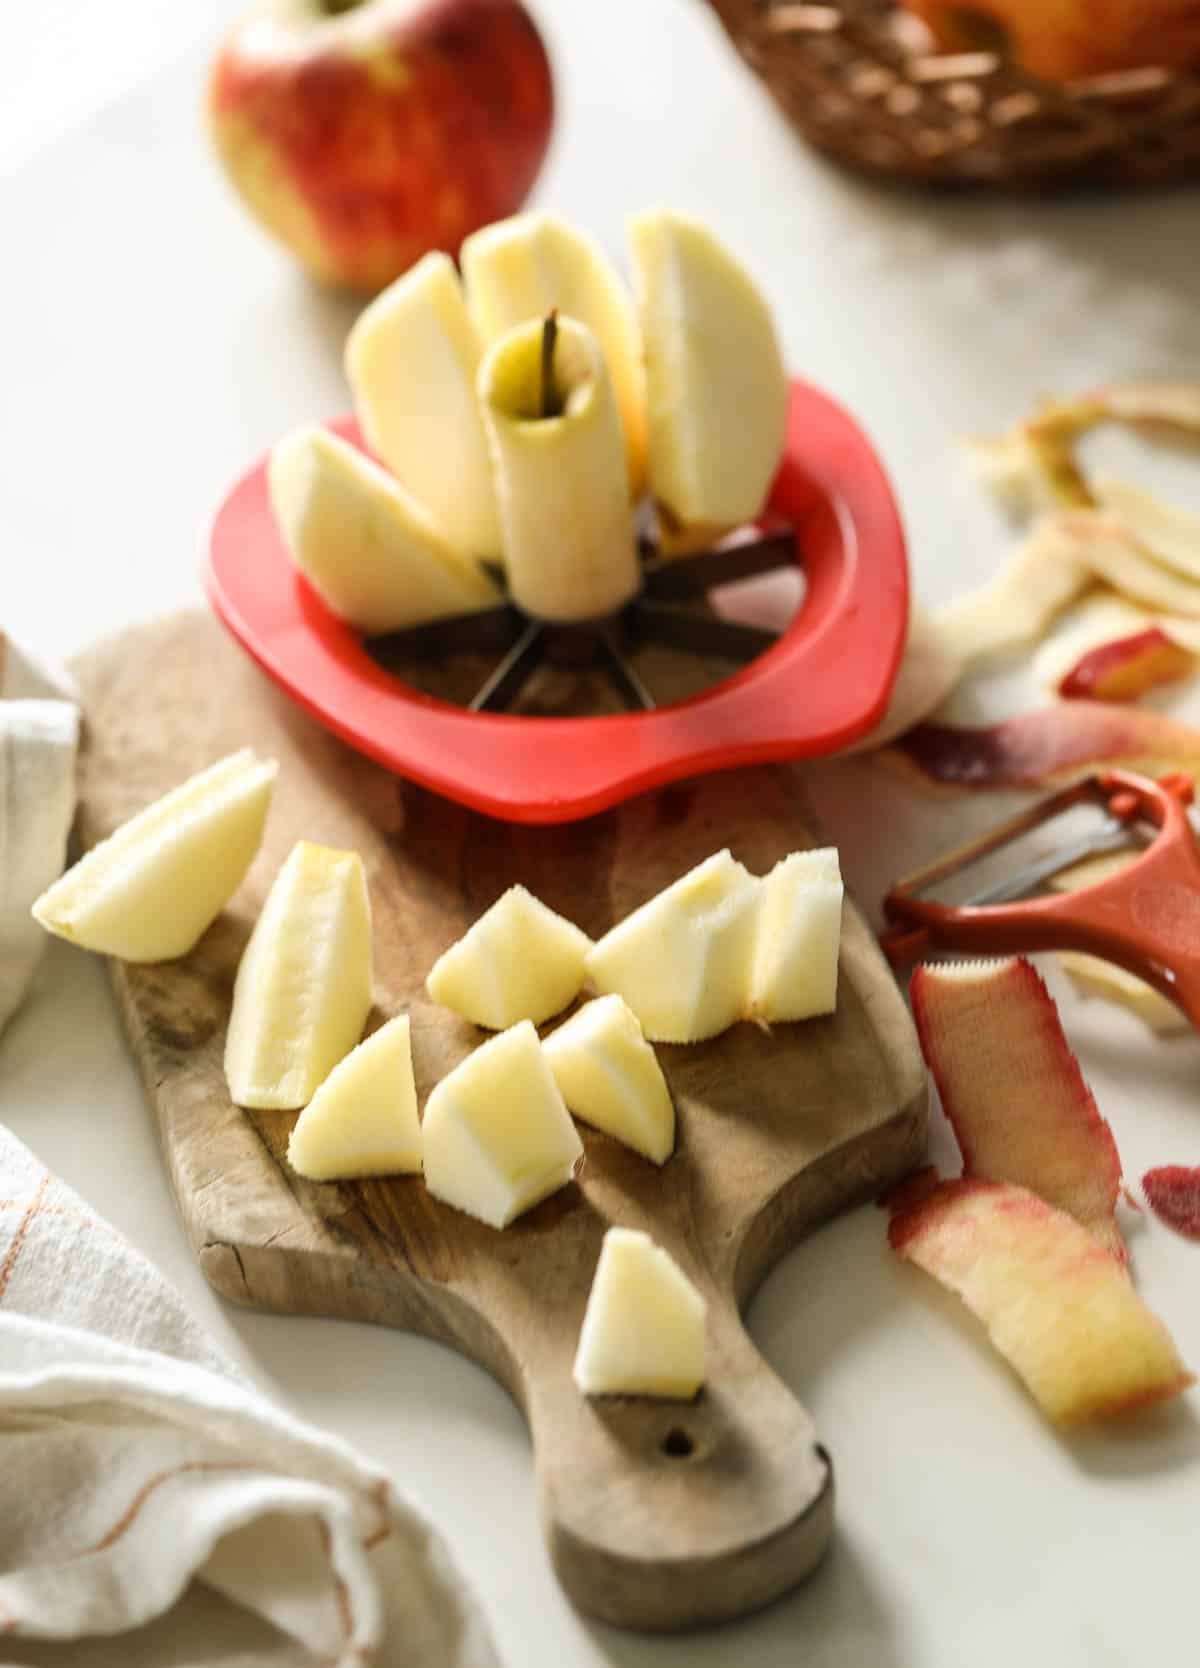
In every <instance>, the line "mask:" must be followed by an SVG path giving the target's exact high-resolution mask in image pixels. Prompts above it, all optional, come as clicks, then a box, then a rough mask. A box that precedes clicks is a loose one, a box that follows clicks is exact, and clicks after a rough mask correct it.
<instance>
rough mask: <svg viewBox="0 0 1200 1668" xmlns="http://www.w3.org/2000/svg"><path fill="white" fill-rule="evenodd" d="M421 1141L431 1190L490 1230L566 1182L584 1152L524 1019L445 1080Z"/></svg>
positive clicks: (435, 1093) (428, 1107) (436, 1091)
mask: <svg viewBox="0 0 1200 1668" xmlns="http://www.w3.org/2000/svg"><path fill="white" fill-rule="evenodd" d="M421 1139H422V1146H423V1149H424V1158H425V1185H426V1186H427V1187H428V1189H429V1191H430V1192H431V1193H432V1194H433V1195H434V1196H435V1197H436V1198H438V1199H442V1200H444V1201H445V1203H446V1204H448V1205H453V1206H454V1207H455V1209H456V1210H461V1211H465V1212H466V1213H467V1215H468V1216H475V1217H478V1218H479V1220H480V1221H481V1222H486V1223H488V1225H489V1226H490V1227H493V1228H506V1227H507V1226H508V1224H509V1223H510V1222H512V1221H513V1219H514V1218H515V1217H518V1216H520V1215H521V1214H522V1213H523V1212H524V1211H527V1210H530V1209H532V1207H533V1206H534V1205H536V1204H539V1203H540V1202H541V1200H543V1199H545V1198H546V1197H547V1195H549V1194H551V1193H556V1192H557V1191H558V1189H559V1188H560V1187H565V1186H566V1184H567V1183H568V1182H569V1181H570V1180H571V1177H572V1176H573V1175H574V1174H575V1168H576V1166H577V1165H578V1163H579V1160H580V1159H581V1158H582V1157H583V1146H582V1144H581V1143H580V1140H579V1136H578V1134H577V1133H576V1129H575V1125H574V1124H573V1123H572V1122H571V1115H570V1113H569V1112H568V1111H567V1109H566V1107H565V1106H564V1105H563V1098H562V1095H561V1094H560V1093H559V1091H558V1085H557V1084H556V1083H555V1081H554V1077H553V1075H552V1073H551V1071H550V1067H549V1065H548V1064H547V1061H546V1058H545V1055H544V1054H543V1052H542V1046H541V1044H540V1043H539V1042H538V1034H537V1032H536V1031H535V1030H534V1028H533V1026H532V1025H531V1024H530V1022H529V1021H528V1020H522V1022H521V1023H520V1024H519V1025H514V1026H513V1027H512V1029H511V1030H509V1031H502V1032H501V1033H500V1035H499V1036H498V1037H492V1038H490V1039H489V1040H488V1041H487V1042H485V1043H484V1044H483V1046H482V1047H481V1048H477V1049H476V1050H475V1052H474V1053H473V1054H469V1055H468V1056H467V1058H466V1059H465V1060H464V1061H463V1062H462V1064H461V1065H460V1066H456V1067H455V1068H454V1070H453V1071H452V1072H451V1073H450V1074H449V1076H447V1077H444V1078H443V1079H442V1081H441V1082H440V1083H439V1084H438V1085H437V1087H436V1088H435V1089H434V1091H433V1093H432V1094H431V1095H430V1097H429V1100H428V1101H427V1103H426V1106H425V1120H424V1123H423V1124H422V1126H421Z"/></svg>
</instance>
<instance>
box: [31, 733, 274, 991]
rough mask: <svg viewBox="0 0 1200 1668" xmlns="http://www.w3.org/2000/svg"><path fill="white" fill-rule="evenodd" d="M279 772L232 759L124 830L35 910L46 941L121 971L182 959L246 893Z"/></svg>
mask: <svg viewBox="0 0 1200 1668" xmlns="http://www.w3.org/2000/svg"><path fill="white" fill-rule="evenodd" d="M278 769H279V767H278V765H277V764H276V763H275V761H274V760H272V759H266V760H263V759H258V758H256V757H255V755H254V754H253V752H252V751H251V750H250V749H249V748H245V749H244V750H243V751H242V752H240V753H231V754H230V755H229V757H228V758H225V759H221V760H220V761H219V762H218V763H217V764H215V765H211V766H210V767H209V768H208V769H207V770H205V771H201V772H200V774H199V775H198V776H193V777H191V778H190V779H189V780H188V781H186V782H184V783H183V784H182V785H181V786H180V787H178V788H174V789H173V790H172V791H171V792H170V793H168V794H165V795H164V796H163V798H161V799H159V800H156V801H155V803H154V804H153V805H149V806H147V808H146V809H145V810H144V811H140V812H139V813H138V814H137V816H135V817H133V818H131V819H130V821H129V822H126V823H123V824H122V826H121V827H120V828H118V829H117V830H116V832H115V833H114V834H111V835H110V836H109V837H108V839H107V840H102V841H101V842H100V844H99V845H97V846H93V848H92V849H91V851H89V852H88V853H87V855H86V856H85V857H83V858H81V859H80V861H79V862H78V863H76V864H75V865H74V867H73V868H71V869H68V870H67V872H66V874H65V875H63V876H62V878H61V879H60V880H58V881H56V882H55V883H54V885H53V886H51V887H50V888H49V889H48V890H47V891H45V892H43V894H42V896H41V897H40V898H39V899H38V900H37V902H36V903H35V904H34V906H33V913H34V915H35V917H36V918H37V920H38V921H40V922H41V924H42V926H44V927H45V928H46V930H47V931H48V932H52V933H57V934H58V936H59V937H60V938H66V939H69V940H70V941H71V943H73V944H79V945H81V946H82V947H83V948H84V949H85V950H99V951H101V952H103V953H104V954H105V955H110V956H120V957H121V958H122V959H123V960H125V961H137V962H145V961H170V960H172V959H173V958H175V957H176V956H185V955H187V953H188V951H189V950H191V949H192V948H193V946H194V945H195V944H196V943H197V941H198V940H199V939H200V937H201V936H202V935H203V933H204V932H206V931H207V929H208V928H209V927H210V926H211V925H212V923H213V922H214V921H215V920H216V918H217V916H218V915H219V914H220V913H221V911H222V909H224V907H225V905H226V904H227V903H228V902H229V900H230V898H231V897H232V896H233V894H234V893H235V892H236V891H237V889H238V887H239V886H240V885H241V882H242V879H243V877H244V875H245V873H246V871H247V869H248V868H249V867H250V864H251V862H252V861H253V859H254V855H255V853H256V852H257V850H258V847H259V843H260V841H261V839H262V833H263V825H264V823H265V822H266V817H267V809H268V807H269V805H270V803H271V794H272V791H273V789H274V786H275V777H276V775H277V773H278Z"/></svg>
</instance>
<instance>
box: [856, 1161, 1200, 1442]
mask: <svg viewBox="0 0 1200 1668" xmlns="http://www.w3.org/2000/svg"><path fill="white" fill-rule="evenodd" d="M888 1237H889V1239H890V1241H891V1244H892V1247H893V1249H894V1250H896V1251H897V1252H899V1253H900V1255H901V1256H903V1257H907V1258H908V1260H909V1261H910V1262H913V1263H915V1264H916V1265H917V1266H918V1267H919V1268H922V1269H924V1270H925V1272H926V1273H927V1274H931V1275H933V1277H934V1279H936V1280H938V1281H940V1283H941V1284H942V1285H943V1286H946V1287H948V1288H949V1290H951V1291H953V1292H957V1294H958V1295H959V1296H960V1297H961V1298H962V1300H963V1302H964V1303H965V1304H966V1305H967V1308H968V1309H970V1310H971V1312H972V1314H974V1315H976V1316H978V1318H979V1319H980V1320H981V1321H982V1322H983V1324H984V1325H985V1326H986V1327H987V1330H988V1333H989V1335H990V1337H991V1340H992V1342H993V1343H994V1344H995V1346H996V1348H997V1349H998V1350H999V1351H1000V1353H1001V1355H1003V1356H1004V1357H1005V1359H1006V1360H1007V1361H1008V1362H1009V1363H1010V1365H1011V1366H1012V1367H1013V1368H1014V1370H1015V1371H1016V1372H1017V1374H1018V1375H1019V1376H1020V1377H1021V1378H1022V1379H1023V1380H1024V1382H1025V1384H1026V1386H1027V1387H1028V1389H1029V1390H1030V1392H1031V1393H1032V1395H1033V1396H1034V1398H1035V1399H1036V1400H1037V1402H1038V1404H1039V1405H1040V1406H1041V1408H1042V1409H1043V1411H1044V1412H1045V1413H1047V1414H1048V1415H1049V1417H1050V1418H1051V1419H1053V1420H1054V1421H1055V1423H1056V1424H1059V1425H1074V1424H1078V1423H1080V1422H1082V1421H1084V1420H1087V1419H1096V1418H1102V1417H1105V1416H1106V1415H1109V1414H1115V1413H1120V1412H1123V1411H1125V1410H1127V1409H1132V1408H1135V1407H1140V1406H1143V1405H1145V1404H1147V1403H1149V1402H1156V1401H1161V1400H1163V1399H1164V1398H1166V1397H1168V1396H1174V1395H1176V1394H1177V1393H1178V1392H1179V1391H1181V1390H1184V1389H1186V1388H1187V1386H1188V1385H1189V1384H1191V1383H1192V1382H1193V1379H1192V1375H1191V1374H1190V1373H1189V1372H1188V1371H1187V1369H1186V1368H1185V1367H1184V1365H1183V1363H1182V1362H1181V1361H1180V1359H1179V1356H1178V1354H1177V1352H1176V1349H1175V1346H1174V1344H1173V1343H1172V1341H1171V1338H1170V1335H1169V1333H1168V1332H1167V1330H1166V1328H1165V1327H1164V1326H1163V1324H1162V1322H1161V1321H1160V1320H1158V1319H1157V1317H1156V1316H1154V1315H1153V1314H1151V1312H1150V1310H1149V1309H1148V1308H1147V1307H1146V1305H1145V1304H1144V1303H1143V1302H1142V1300H1141V1298H1140V1297H1139V1296H1138V1295H1137V1293H1136V1291H1135V1290H1134V1288H1133V1285H1132V1283H1131V1281H1130V1279H1129V1276H1128V1275H1127V1274H1126V1272H1125V1270H1124V1268H1123V1267H1122V1265H1121V1264H1120V1263H1119V1262H1118V1261H1117V1259H1116V1258H1115V1257H1114V1256H1113V1255H1112V1254H1111V1253H1110V1252H1108V1251H1106V1250H1105V1249H1104V1248H1103V1246H1101V1245H1099V1244H1097V1242H1096V1241H1095V1239H1094V1238H1093V1237H1092V1236H1091V1235H1090V1234H1089V1233H1088V1232H1087V1230H1086V1229H1085V1228H1082V1227H1081V1226H1080V1225H1079V1223H1077V1222H1076V1221H1075V1219H1074V1217H1071V1216H1068V1215H1066V1213H1065V1212H1063V1211H1059V1210H1055V1209H1054V1208H1053V1206H1051V1205H1048V1204H1047V1203H1046V1202H1045V1200H1043V1199H1039V1198H1038V1197H1037V1195H1036V1194H1033V1193H1030V1192H1029V1191H1027V1190H1026V1189H1025V1188H1023V1187H1014V1186H1012V1185H1011V1184H1010V1183H1006V1182H990V1181H979V1180H975V1179H968V1178H963V1179H962V1180H959V1181H949V1182H942V1183H941V1184H940V1186H938V1187H936V1188H935V1189H934V1190H933V1191H932V1192H930V1193H928V1194H926V1196H925V1197H924V1198H923V1199H921V1200H920V1201H919V1202H918V1203H917V1204H914V1205H913V1206H911V1207H910V1208H908V1209H901V1210H899V1211H898V1212H897V1213H896V1215H895V1216H893V1218H892V1221H891V1224H890V1226H889V1229H888Z"/></svg>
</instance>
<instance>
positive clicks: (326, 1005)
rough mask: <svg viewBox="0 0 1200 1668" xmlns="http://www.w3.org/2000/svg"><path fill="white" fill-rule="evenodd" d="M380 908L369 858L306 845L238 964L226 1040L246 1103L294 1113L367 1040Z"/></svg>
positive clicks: (228, 1072) (229, 1067)
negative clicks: (366, 865)
mask: <svg viewBox="0 0 1200 1668" xmlns="http://www.w3.org/2000/svg"><path fill="white" fill-rule="evenodd" d="M370 1008H371V906H370V901H369V899H368V897H367V881H366V876H365V874H364V873H363V864H362V858H361V857H360V856H359V855H358V853H357V852H356V851H334V850H332V849H331V848H330V847H328V846H316V845H312V844H310V843H309V842H308V841H307V840H301V841H299V842H298V843H297V844H296V845H295V846H294V847H293V848H292V852H291V855H290V856H289V857H288V859H287V861H286V862H285V863H284V865H283V867H282V868H281V869H280V871H279V873H278V874H277V875H276V877H275V880H274V883H273V885H272V887H271V890H270V892H269V893H268V894H267V900H266V902H265V903H264V905H263V908H262V913H261V914H260V915H259V917H258V920H257V921H256V922H255V924H254V931H253V932H252V933H251V934H250V940H249V943H248V944H247V945H246V948H245V951H244V952H243V955H242V959H241V962H240V963H239V965H238V970H237V978H236V980H235V982H234V987H233V1010H232V1012H231V1014H230V1016H229V1030H228V1033H227V1035H226V1038H225V1078H226V1081H227V1083H228V1085H229V1093H230V1097H231V1098H232V1100H233V1101H234V1104H235V1105H237V1106H252V1107H261V1108H269V1109H277V1110H280V1111H294V1110H295V1109H296V1108H297V1107H299V1106H304V1105H306V1104H307V1102H308V1101H309V1100H311V1099H312V1097H313V1095H314V1094H315V1093H316V1091H317V1089H318V1088H319V1087H320V1085H321V1084H322V1083H323V1082H324V1081H325V1079H326V1078H327V1077H328V1076H329V1073H330V1072H331V1071H332V1070H333V1068H334V1066H336V1065H337V1063H338V1061H339V1060H341V1059H342V1058H343V1056H344V1055H346V1054H348V1053H349V1052H350V1050H351V1049H352V1048H353V1047H354V1045H355V1043H357V1042H358V1040H359V1038H360V1037H361V1036H362V1032H363V1026H364V1025H365V1024H366V1021H367V1014H368V1013H369V1012H370Z"/></svg>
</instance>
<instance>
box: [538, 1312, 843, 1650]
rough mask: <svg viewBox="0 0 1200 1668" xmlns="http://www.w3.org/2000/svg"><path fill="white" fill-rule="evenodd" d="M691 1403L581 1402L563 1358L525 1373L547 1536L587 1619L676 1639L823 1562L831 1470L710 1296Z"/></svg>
mask: <svg viewBox="0 0 1200 1668" xmlns="http://www.w3.org/2000/svg"><path fill="white" fill-rule="evenodd" d="M706 1295H707V1296H708V1299H709V1311H708V1378H707V1382H706V1384H705V1386H704V1388H703V1389H702V1390H701V1391H700V1393H699V1395H698V1396H697V1397H696V1398H695V1399H694V1400H693V1401H690V1402H685V1401H666V1400H655V1399H652V1398H649V1397H643V1396H608V1397H586V1396H584V1395H583V1394H581V1392H580V1391H579V1390H578V1389H577V1387H576V1385H575V1383H574V1381H573V1379H572V1377H571V1359H570V1356H569V1355H567V1354H561V1353H559V1352H557V1351H556V1352H555V1353H554V1354H553V1356H552V1358H551V1359H547V1360H545V1361H543V1362H541V1363H539V1370H537V1371H535V1372H532V1373H530V1374H529V1375H528V1378H527V1384H528V1392H529V1394H528V1402H527V1405H528V1412H529V1421H530V1427H531V1431H532V1434H533V1441H534V1449H535V1455H536V1464H537V1475H538V1487H539V1494H540V1499H541V1507H542V1516H543V1520H544V1526H545V1530H546V1539H547V1543H548V1545H549V1548H550V1554H551V1558H552V1560H553V1563H554V1567H555V1570H556V1572H557V1574H558V1578H559V1580H560V1581H561V1583H562V1585H563V1587H564V1588H565V1589H566V1591H567V1593H568V1594H569V1596H570V1598H571V1599H572V1600H573V1602H574V1603H575V1604H576V1605H577V1606H578V1607H579V1609H580V1610H583V1611H585V1612H586V1613H587V1614H589V1615H592V1616H596V1617H598V1618H599V1619H600V1620H602V1621H606V1622H610V1623H613V1624H614V1625H616V1626H618V1627H629V1628H638V1629H646V1630H653V1631H662V1632H666V1631H670V1630H673V1629H677V1628H685V1627H691V1626H695V1625H698V1624H702V1623H712V1622H720V1621H726V1620H730V1619H732V1618H734V1617H737V1616H741V1615H744V1614H746V1613H747V1612H749V1611H752V1610H755V1609H758V1608H759V1607H760V1606H761V1605H764V1604H767V1603H768V1602H769V1601H770V1600H772V1599H774V1598H777V1597H778V1596H779V1595H780V1594H782V1593H785V1592H787V1591H788V1590H789V1589H790V1588H792V1587H794V1586H795V1585H796V1584H797V1583H798V1582H799V1581H801V1580H802V1579H803V1578H804V1576H806V1575H807V1574H808V1573H809V1572H810V1570H812V1568H813V1567H814V1565H816V1563H817V1562H818V1561H819V1560H820V1557H821V1555H822V1553H823V1551H824V1550H825V1547H826V1544H827V1542H828V1539H829V1534H830V1529H831V1527H832V1519H833V1475H832V1469H831V1466H830V1462H829V1458H828V1455H827V1454H826V1453H825V1451H824V1449H823V1448H822V1447H821V1446H820V1444H819V1442H818V1441H817V1437H816V1433H815V1430H814V1428H813V1424H812V1420H811V1419H810V1418H809V1416H808V1414H807V1413H806V1412H805V1410H804V1408H803V1407H801V1405H800V1403H799V1402H798V1401H797V1400H796V1399H795V1397H794V1396H793V1395H792V1394H791V1392H790V1391H789V1390H788V1389H787V1387H786V1386H785V1385H784V1384H783V1383H782V1381H781V1380H780V1379H779V1378H778V1377H777V1376H776V1374H775V1373H774V1372H772V1370H771V1368H770V1367H769V1366H768V1365H767V1363H766V1362H765V1361H764V1360H763V1358H762V1356H761V1355H760V1354H759V1353H758V1351H757V1349H756V1348H755V1347H754V1344H753V1343H752V1342H751V1340H750V1338H749V1337H748V1335H747V1333H746V1331H745V1329H744V1327H743V1326H742V1323H741V1319H740V1317H739V1316H738V1314H737V1313H736V1310H735V1308H734V1305H733V1303H732V1300H731V1299H727V1298H724V1297H719V1296H717V1295H715V1294H714V1293H712V1292H711V1291H710V1292H709V1293H707V1294H706Z"/></svg>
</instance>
